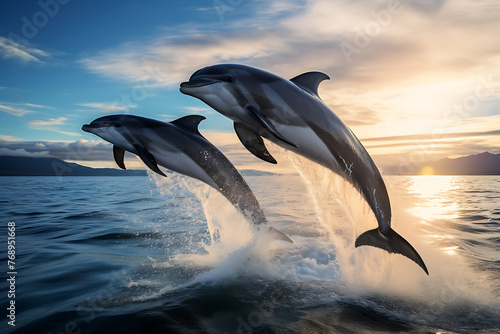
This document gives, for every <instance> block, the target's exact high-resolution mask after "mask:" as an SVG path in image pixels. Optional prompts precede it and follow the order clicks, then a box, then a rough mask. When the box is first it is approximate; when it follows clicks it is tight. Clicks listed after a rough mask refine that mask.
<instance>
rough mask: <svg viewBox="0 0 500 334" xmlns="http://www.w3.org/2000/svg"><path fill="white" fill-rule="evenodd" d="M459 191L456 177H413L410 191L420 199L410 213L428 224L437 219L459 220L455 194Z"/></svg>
mask: <svg viewBox="0 0 500 334" xmlns="http://www.w3.org/2000/svg"><path fill="white" fill-rule="evenodd" d="M456 189H457V177H456V176H436V175H419V176H412V177H411V183H410V187H409V191H410V192H411V193H414V194H415V196H417V197H418V198H419V199H422V201H419V202H417V203H415V206H414V207H413V208H411V209H410V213H411V214H413V215H415V216H416V217H419V218H421V219H422V220H423V221H422V223H424V224H428V223H429V222H431V221H433V220H436V219H455V218H458V209H459V205H458V202H457V200H456V199H455V198H454V196H453V193H454V191H455V190H456Z"/></svg>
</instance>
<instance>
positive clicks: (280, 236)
mask: <svg viewBox="0 0 500 334" xmlns="http://www.w3.org/2000/svg"><path fill="white" fill-rule="evenodd" d="M269 232H271V235H272V236H273V237H274V238H275V239H277V240H283V241H286V242H290V243H292V244H293V241H292V239H290V238H289V237H287V236H286V234H284V233H283V232H280V231H278V230H277V229H275V228H273V227H269Z"/></svg>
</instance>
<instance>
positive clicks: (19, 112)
mask: <svg viewBox="0 0 500 334" xmlns="http://www.w3.org/2000/svg"><path fill="white" fill-rule="evenodd" d="M0 110H1V111H3V112H6V113H8V114H11V115H14V116H24V115H26V114H29V113H32V112H34V111H33V110H29V109H24V108H19V107H13V106H8V105H4V104H0Z"/></svg>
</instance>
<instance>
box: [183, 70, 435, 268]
mask: <svg viewBox="0 0 500 334" xmlns="http://www.w3.org/2000/svg"><path fill="white" fill-rule="evenodd" d="M326 79H329V77H328V76H327V75H326V74H324V73H320V72H307V73H304V74H301V75H299V76H297V77H295V78H293V79H291V80H287V79H284V78H281V77H279V76H276V75H274V74H272V73H269V72H266V71H262V70H259V69H256V68H253V67H248V66H244V65H233V64H221V65H214V66H209V67H205V68H202V69H200V70H198V71H196V72H195V73H193V75H192V76H191V78H190V79H189V81H187V82H183V83H181V86H180V91H181V92H182V93H184V94H187V95H191V96H194V97H196V98H198V99H200V100H202V101H203V102H205V103H206V104H208V105H209V106H211V107H212V108H213V109H215V110H216V111H218V112H219V113H221V114H223V115H224V116H226V117H228V118H230V119H232V120H233V121H234V129H235V131H236V134H237V135H238V137H239V138H240V140H241V142H242V144H243V145H244V146H245V147H246V148H247V149H248V150H249V151H250V152H251V153H252V154H254V155H255V156H257V157H259V158H260V159H262V160H264V161H267V162H270V163H276V160H275V159H274V158H273V157H272V156H271V154H270V153H269V152H268V150H267V149H266V147H265V145H264V141H263V140H262V137H264V138H267V139H269V140H271V141H272V142H274V143H276V144H278V145H280V146H282V147H283V148H285V149H289V150H291V151H293V152H295V153H297V154H300V155H302V156H304V157H306V158H308V159H310V160H312V161H314V162H316V163H319V164H320V165H322V166H325V167H327V168H329V169H331V170H332V171H333V172H335V173H337V174H339V175H340V176H342V177H343V178H344V179H345V180H347V181H348V182H349V183H351V184H352V185H353V186H354V187H355V188H356V189H357V190H358V191H359V192H360V193H361V194H362V196H363V197H364V198H365V200H366V201H367V203H368V205H369V206H370V208H371V210H372V211H373V212H374V214H375V217H376V218H377V222H378V228H375V229H373V230H369V231H366V232H364V233H363V234H361V235H360V236H359V237H358V238H357V239H356V242H355V246H356V247H359V246H363V245H367V246H374V247H378V248H381V249H384V250H386V251H388V252H389V253H398V254H402V255H404V256H406V257H408V258H410V259H411V260H413V261H415V262H416V263H417V264H418V265H419V266H420V267H421V268H422V269H423V270H424V271H425V272H426V273H427V274H429V272H428V271H427V268H426V266H425V264H424V261H423V260H422V258H421V257H420V255H419V254H418V253H417V251H416V250H415V249H414V248H413V247H412V246H411V245H410V244H409V243H408V242H407V241H406V240H405V239H404V238H403V237H401V236H400V235H399V234H398V233H396V232H395V231H394V230H393V229H392V228H391V206H390V202H389V195H388V193H387V189H386V187H385V184H384V181H383V179H382V176H381V175H380V172H379V170H378V168H377V166H375V163H374V162H373V160H372V159H371V157H370V155H369V154H368V152H367V151H366V149H365V148H364V147H363V145H362V144H361V143H360V141H359V140H358V139H357V138H356V136H355V135H354V133H353V132H352V131H351V130H350V129H349V128H348V127H347V126H346V125H345V124H344V123H343V122H342V120H341V119H340V118H339V117H338V116H337V115H335V114H334V113H333V111H332V110H331V109H330V108H328V106H327V105H326V104H325V103H324V102H323V101H322V100H321V98H320V97H319V96H318V85H319V84H320V83H321V82H322V81H323V80H326Z"/></svg>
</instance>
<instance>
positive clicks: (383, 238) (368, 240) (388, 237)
mask: <svg viewBox="0 0 500 334" xmlns="http://www.w3.org/2000/svg"><path fill="white" fill-rule="evenodd" d="M355 246H356V247H359V246H373V247H378V248H382V249H383V250H386V251H388V252H389V253H397V254H401V255H404V256H406V257H407V258H409V259H410V260H413V261H414V262H415V263H416V264H418V265H419V266H420V267H421V268H422V269H423V270H424V271H425V273H426V274H427V275H429V272H428V271H427V267H426V266H425V263H424V261H423V260H422V258H421V257H420V255H418V253H417V251H416V250H415V248H413V246H412V245H410V243H409V242H408V241H406V240H405V239H404V238H403V237H402V236H400V235H399V234H398V233H396V231H394V230H393V229H389V232H387V233H386V234H382V233H380V231H379V229H378V228H375V229H373V230H369V231H366V232H365V233H363V234H361V235H360V236H359V237H358V238H357V239H356V243H355Z"/></svg>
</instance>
